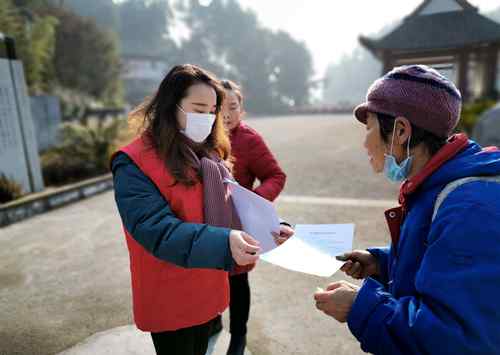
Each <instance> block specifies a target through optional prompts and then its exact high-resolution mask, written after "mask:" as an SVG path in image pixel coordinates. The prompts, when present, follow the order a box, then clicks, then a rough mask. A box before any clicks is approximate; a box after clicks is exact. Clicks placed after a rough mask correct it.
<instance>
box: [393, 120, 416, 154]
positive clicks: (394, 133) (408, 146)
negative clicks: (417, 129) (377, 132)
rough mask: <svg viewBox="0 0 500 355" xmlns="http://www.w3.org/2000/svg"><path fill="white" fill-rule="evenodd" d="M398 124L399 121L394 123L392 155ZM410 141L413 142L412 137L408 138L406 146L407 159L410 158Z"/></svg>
mask: <svg viewBox="0 0 500 355" xmlns="http://www.w3.org/2000/svg"><path fill="white" fill-rule="evenodd" d="M396 123H397V121H394V128H393V129H392V139H391V153H390V155H392V149H393V148H394V137H395V136H396ZM410 141H411V135H410V137H409V138H408V143H407V144H406V157H407V158H409V157H410Z"/></svg>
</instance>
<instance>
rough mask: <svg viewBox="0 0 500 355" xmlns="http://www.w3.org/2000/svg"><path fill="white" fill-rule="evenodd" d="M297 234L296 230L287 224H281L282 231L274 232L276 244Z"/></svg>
mask: <svg viewBox="0 0 500 355" xmlns="http://www.w3.org/2000/svg"><path fill="white" fill-rule="evenodd" d="M294 234H295V231H294V230H293V229H292V228H291V227H289V226H287V225H286V224H281V225H280V233H279V234H278V233H272V235H273V238H274V242H275V243H276V245H281V244H283V243H284V242H286V241H287V240H288V238H290V237H291V236H293V235H294Z"/></svg>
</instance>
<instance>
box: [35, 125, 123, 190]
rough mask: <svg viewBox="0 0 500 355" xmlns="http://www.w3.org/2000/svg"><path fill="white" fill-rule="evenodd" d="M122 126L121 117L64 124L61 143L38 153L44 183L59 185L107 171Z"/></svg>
mask: <svg viewBox="0 0 500 355" xmlns="http://www.w3.org/2000/svg"><path fill="white" fill-rule="evenodd" d="M124 129H126V121H125V120H124V119H115V120H111V121H106V122H103V121H101V120H91V121H89V122H88V123H87V124H86V125H84V124H81V123H66V124H64V125H63V126H62V129H61V131H60V134H61V144H60V145H59V146H58V147H54V148H51V149H49V150H47V151H46V152H44V153H43V154H42V156H41V163H42V172H43V177H44V180H45V184H46V185H61V184H65V183H71V182H75V181H78V180H82V179H86V178H90V177H94V176H98V175H102V174H105V173H106V172H108V171H109V170H108V165H109V157H110V154H111V153H112V152H113V151H114V149H116V141H117V139H118V137H119V136H120V133H121V132H122V131H123V130H124Z"/></svg>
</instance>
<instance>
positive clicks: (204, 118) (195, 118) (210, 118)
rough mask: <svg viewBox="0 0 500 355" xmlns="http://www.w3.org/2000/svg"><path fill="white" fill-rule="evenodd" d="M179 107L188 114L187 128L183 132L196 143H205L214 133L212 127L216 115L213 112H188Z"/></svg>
mask: <svg viewBox="0 0 500 355" xmlns="http://www.w3.org/2000/svg"><path fill="white" fill-rule="evenodd" d="M177 107H179V110H181V111H182V112H184V113H185V114H186V129H181V132H182V133H183V134H184V135H185V136H186V137H188V138H189V139H191V140H192V141H193V142H196V143H203V142H204V141H205V140H206V139H207V137H208V136H209V135H210V133H212V127H213V125H214V122H215V115H214V114H211V113H195V112H186V111H184V110H183V109H182V107H180V106H177Z"/></svg>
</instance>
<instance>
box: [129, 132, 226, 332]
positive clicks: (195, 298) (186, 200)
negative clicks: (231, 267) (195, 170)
mask: <svg viewBox="0 0 500 355" xmlns="http://www.w3.org/2000/svg"><path fill="white" fill-rule="evenodd" d="M121 151H122V152H124V153H126V154H127V155H128V156H129V157H130V158H131V159H132V160H133V161H134V163H135V164H136V165H137V166H138V167H139V169H141V171H142V172H143V173H144V174H145V175H146V176H148V177H149V178H150V179H151V180H152V181H153V183H154V184H155V185H156V187H157V188H158V189H159V191H160V193H161V194H162V195H163V197H165V199H166V200H167V201H168V202H169V204H170V207H171V208H172V211H173V212H174V213H175V215H176V216H177V217H178V218H180V219H182V220H183V221H186V222H192V223H203V186H202V184H201V183H198V184H196V185H195V186H193V187H190V188H187V187H185V186H184V185H182V184H175V185H173V181H174V178H173V177H172V176H171V175H170V173H169V172H168V171H167V170H166V168H165V164H164V163H163V161H162V160H161V159H160V158H159V157H158V155H157V154H156V153H155V152H154V151H153V149H151V148H147V147H146V146H145V145H144V143H143V141H142V140H141V139H137V140H135V141H134V142H132V143H131V144H129V145H128V146H126V147H124V148H123V149H122V150H121ZM124 230H125V228H124ZM125 235H126V240H127V246H128V249H129V254H130V272H131V276H132V296H133V308H134V320H135V323H136V325H137V327H138V328H139V329H141V330H143V331H148V332H162V331H168V330H177V329H181V328H187V327H191V326H195V325H199V324H203V323H206V322H208V321H209V320H211V319H213V318H215V317H216V316H217V315H218V314H221V313H222V312H223V311H224V310H225V309H226V308H227V306H228V304H229V287H228V277H227V272H225V271H220V270H211V269H185V268H182V267H179V266H176V265H174V264H171V263H169V262H166V261H162V260H160V259H157V258H155V257H154V256H153V255H152V254H150V253H149V252H148V251H146V249H145V248H143V247H142V246H141V245H140V244H139V243H138V242H136V241H135V240H134V238H133V237H132V236H131V235H130V234H129V233H128V232H127V231H126V230H125Z"/></svg>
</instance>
